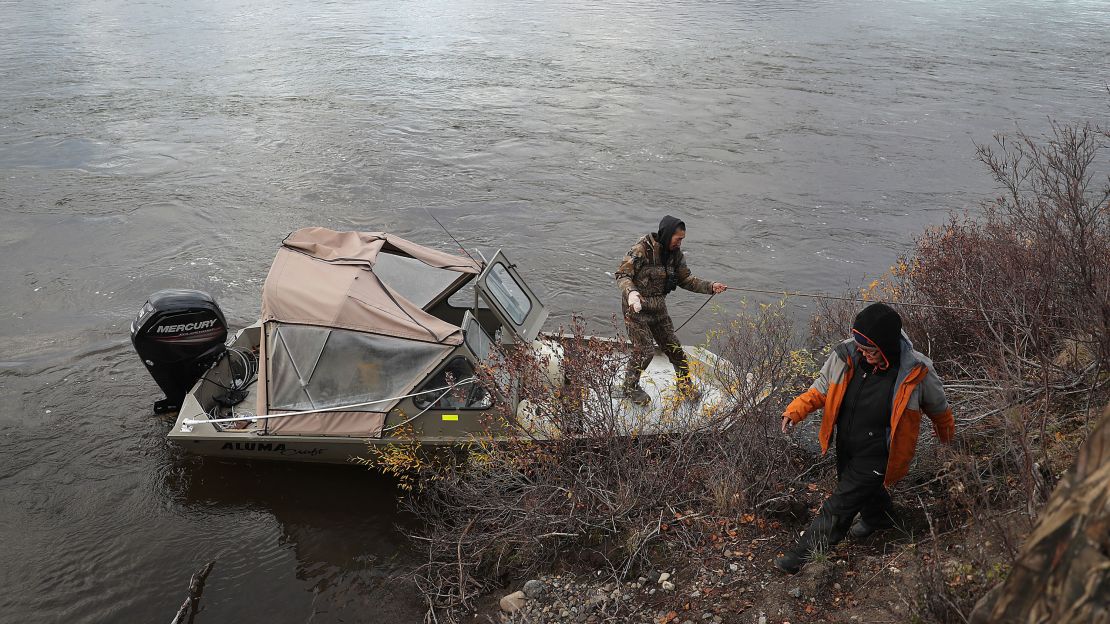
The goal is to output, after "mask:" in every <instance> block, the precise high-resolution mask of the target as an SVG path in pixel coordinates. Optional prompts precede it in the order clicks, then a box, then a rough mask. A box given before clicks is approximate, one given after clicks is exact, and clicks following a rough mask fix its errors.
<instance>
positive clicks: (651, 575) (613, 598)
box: [474, 480, 1029, 624]
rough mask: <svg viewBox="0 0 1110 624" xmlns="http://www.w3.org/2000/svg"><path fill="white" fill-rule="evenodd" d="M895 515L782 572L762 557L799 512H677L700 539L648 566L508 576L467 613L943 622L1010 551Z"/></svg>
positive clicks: (781, 542)
mask: <svg viewBox="0 0 1110 624" xmlns="http://www.w3.org/2000/svg"><path fill="white" fill-rule="evenodd" d="M811 485H812V486H813V488H812V489H809V488H806V490H805V492H804V493H802V494H800V496H799V500H802V501H804V502H805V505H806V507H807V509H808V510H809V511H810V512H813V511H815V510H816V508H817V507H818V506H819V505H820V502H821V501H822V500H823V499H824V498H825V497H826V496H827V495H828V494H829V493H830V489H829V488H830V486H831V485H832V484H831V482H829V481H828V480H824V481H822V482H819V483H813V484H811ZM901 502H903V503H905V502H908V501H906V500H902V501H901ZM918 504H924V505H925V509H941V508H943V507H944V504H943V502H942V501H939V500H936V499H935V498H934V497H932V496H928V497H924V496H923V497H920V499H919V500H918ZM900 511H901V519H902V520H903V523H904V527H903V528H902V529H901V530H893V529H892V530H888V531H883V532H878V533H876V534H875V535H872V536H870V537H868V538H867V539H863V540H852V539H848V540H845V541H844V542H842V543H841V544H839V545H837V546H836V547H835V548H834V549H833V550H832V551H831V552H829V553H827V554H824V555H821V556H819V557H818V558H817V559H816V560H815V561H814V562H812V563H810V564H808V565H806V566H805V567H804V568H803V569H802V571H801V572H800V573H798V574H797V575H793V576H791V575H787V574H784V573H782V572H780V571H779V570H778V569H776V568H775V567H774V566H773V565H772V560H773V559H774V558H775V557H776V556H778V555H779V554H781V553H782V550H783V548H784V547H785V546H786V545H788V543H790V541H791V540H792V539H793V537H794V536H796V535H797V532H798V531H800V530H801V529H803V528H804V527H805V524H806V521H807V520H808V516H802V517H794V518H789V517H783V518H782V519H781V520H763V519H759V518H751V517H748V516H741V517H739V518H735V519H731V520H724V519H711V518H706V517H705V516H700V515H697V514H694V515H692V516H690V517H686V518H676V519H675V521H676V522H680V523H683V522H685V523H690V524H696V525H698V526H697V529H698V530H699V532H700V535H701V536H702V537H703V539H702V540H701V542H700V543H698V544H692V545H690V547H689V548H686V549H679V548H676V549H675V550H674V554H673V555H672V556H670V557H668V558H666V559H665V560H664V561H663V562H662V563H660V564H659V567H658V568H657V569H652V570H646V571H644V572H643V573H641V574H637V575H636V576H635V577H634V578H630V579H626V580H624V581H621V582H618V581H616V580H614V579H613V578H611V577H609V576H606V575H605V573H604V572H603V571H601V570H592V569H591V568H590V566H588V565H583V564H578V565H572V566H570V567H569V568H568V569H567V570H564V571H562V572H559V573H555V574H546V575H540V576H538V577H537V578H535V579H530V580H527V581H526V582H517V583H516V584H510V585H509V586H508V587H507V588H506V591H505V592H500V593H494V594H491V595H489V596H487V597H486V598H485V599H484V600H483V601H482V602H481V603H480V604H481V606H480V608H479V609H478V611H477V612H476V613H475V614H474V616H475V617H476V618H479V619H480V620H484V621H487V622H499V623H516V624H525V623H527V624H554V623H564V622H573V623H580V624H599V623H603V622H613V623H615V622H635V623H643V624H649V623H650V624H704V623H713V624H731V623H736V624H740V623H750V624H787V623H791V624H798V623H806V622H813V623H819V622H869V623H872V622H873V623H879V622H890V623H896V622H907V621H945V618H944V616H945V615H946V614H947V615H949V616H951V615H952V609H955V608H959V609H961V610H964V609H968V608H969V606H970V605H973V604H974V602H975V601H976V600H977V599H978V598H979V597H980V596H981V595H982V594H983V593H984V592H985V591H986V590H987V589H989V588H990V587H991V586H993V585H994V584H995V583H997V582H998V581H999V580H1001V579H1002V578H1003V577H1004V576H1005V574H1006V573H1007V571H1008V569H1009V565H1010V561H1011V556H1010V553H1009V551H1008V550H1007V548H1006V546H1005V544H1004V540H1005V539H1006V538H1005V537H1003V536H1001V535H999V533H998V527H997V526H980V525H974V524H964V525H961V526H957V527H954V528H949V529H948V530H946V531H942V530H940V529H939V528H937V519H936V518H934V517H933V514H932V512H927V511H925V510H923V509H922V508H921V507H920V506H918V507H916V508H914V507H907V506H904V505H903V506H901V507H900ZM1006 526H1007V530H1009V531H1012V532H1014V533H1015V534H1017V533H1021V534H1022V535H1024V533H1026V532H1027V531H1028V529H1029V525H1028V523H1027V522H1026V521H1024V520H1023V519H1022V518H1021V517H1020V516H1018V515H1010V516H1009V518H1008V520H1007V522H1006ZM513 589H516V591H515V592H511V593H510V591H508V590H513ZM946 602H953V603H955V602H958V603H959V604H958V605H957V604H946Z"/></svg>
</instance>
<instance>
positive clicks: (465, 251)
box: [424, 206, 486, 266]
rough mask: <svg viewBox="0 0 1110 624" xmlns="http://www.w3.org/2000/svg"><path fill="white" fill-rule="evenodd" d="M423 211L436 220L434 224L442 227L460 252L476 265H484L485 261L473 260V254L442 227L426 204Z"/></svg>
mask: <svg viewBox="0 0 1110 624" xmlns="http://www.w3.org/2000/svg"><path fill="white" fill-rule="evenodd" d="M424 212H426V213H428V216H429V217H431V218H432V221H435V222H436V225H438V226H439V227H441V228H443V231H444V232H445V233H446V234H447V236H449V237H450V238H451V240H453V241H455V244H456V245H458V246H459V249H461V250H462V252H463V253H464V254H466V257H467V258H470V259H471V261H473V262H474V264H477V265H479V266H485V265H486V263H485V262H478V261H477V260H475V259H474V256H472V255H470V252H469V251H467V250H466V247H463V244H462V243H460V242H459V239H457V238H455V237H454V236H452V235H451V232H448V231H447V228H445V227H443V224H442V223H440V222H439V219H437V218H436V216H435V215H434V214H432V211H431V210H428V207H427V206H425V207H424Z"/></svg>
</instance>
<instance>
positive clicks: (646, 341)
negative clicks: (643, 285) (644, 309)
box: [624, 310, 690, 387]
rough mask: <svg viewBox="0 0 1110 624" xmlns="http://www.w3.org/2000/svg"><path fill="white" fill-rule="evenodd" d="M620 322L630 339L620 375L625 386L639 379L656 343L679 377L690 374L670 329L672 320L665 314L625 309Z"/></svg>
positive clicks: (679, 343) (631, 385)
mask: <svg viewBox="0 0 1110 624" xmlns="http://www.w3.org/2000/svg"><path fill="white" fill-rule="evenodd" d="M624 324H625V326H626V327H627V328H628V339H629V340H631V341H632V354H631V355H632V357H631V358H629V360H628V369H627V371H626V372H625V375H624V384H625V386H626V387H634V386H635V385H636V384H638V383H640V375H641V374H643V372H644V369H645V368H647V366H648V364H650V363H651V358H653V357H655V345H656V344H658V345H659V348H661V349H662V350H663V353H664V354H665V355H666V356H667V359H668V360H670V361H671V366H674V370H675V375H676V376H677V377H678V378H679V379H685V378H686V377H687V376H688V375H689V374H690V366H689V364H687V363H686V353H685V352H684V351H683V350H682V343H681V342H679V341H678V336H676V335H675V333H674V324H673V323H671V317H670V315H669V314H667V313H666V312H664V313H662V314H645V313H640V314H634V313H632V312H631V311H630V310H625V314H624Z"/></svg>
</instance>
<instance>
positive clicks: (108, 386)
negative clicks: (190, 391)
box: [0, 0, 1110, 622]
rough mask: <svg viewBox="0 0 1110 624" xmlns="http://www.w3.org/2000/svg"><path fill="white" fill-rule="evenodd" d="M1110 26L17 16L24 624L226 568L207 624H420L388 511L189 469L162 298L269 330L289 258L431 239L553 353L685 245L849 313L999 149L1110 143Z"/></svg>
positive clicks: (1090, 21) (15, 174)
mask: <svg viewBox="0 0 1110 624" xmlns="http://www.w3.org/2000/svg"><path fill="white" fill-rule="evenodd" d="M1108 6H1110V5H1107V4H1106V3H1105V2H1103V1H1102V0H1075V1H1070V2H1068V1H1061V2H1042V1H1037V0H982V1H979V2H973V3H972V2H963V1H955V0H929V1H911V0H891V1H888V2H872V1H862V0H859V1H854V0H824V1H822V0H811V1H808V2H799V1H795V0H752V1H733V2H707V1H704V0H703V1H697V0H685V1H663V2H628V1H619V2H608V3H606V2H579V1H578V0H551V1H544V2H539V1H535V0H460V1H455V2H446V1H443V0H440V1H434V0H429V1H424V0H415V1H412V2H386V1H374V0H371V1H366V2H357V1H354V0H331V1H322V2H293V1H291V0H274V1H271V2H261V1H259V0H221V1H219V2H217V1H214V0H208V1H205V0H175V1H169V0H154V1H149V2H143V1H140V0H66V1H62V0H41V1H38V2H21V1H18V0H0V218H2V219H3V227H2V228H0V289H2V292H3V293H4V295H3V297H0V543H2V544H4V548H3V552H4V562H3V565H2V566H0V620H3V621H11V622H55V621H66V622H147V621H169V620H170V619H171V618H172V616H173V613H174V612H175V611H176V609H177V607H178V605H180V603H181V600H182V599H183V597H184V591H185V588H186V585H187V582H188V578H189V575H190V574H191V573H192V572H194V571H195V570H196V569H198V568H199V567H200V566H201V565H202V564H203V563H204V562H206V561H209V560H213V559H214V560H216V562H217V563H216V568H215V570H214V572H213V573H212V575H211V576H210V577H209V579H208V589H207V590H206V592H205V595H204V599H203V602H202V604H203V606H204V609H205V610H204V612H203V613H202V616H201V617H200V618H199V619H198V620H197V621H198V622H202V621H203V622H233V621H240V622H355V621H401V622H404V621H415V620H417V619H418V618H419V615H420V612H421V606H420V601H419V600H418V599H417V598H416V596H415V595H414V594H413V591H412V588H411V587H410V586H408V585H407V584H405V583H403V582H399V581H397V580H396V578H397V577H398V576H401V577H403V576H404V574H405V572H406V571H407V570H409V569H411V566H412V565H413V562H414V560H415V558H414V556H413V555H412V554H411V553H410V552H409V551H408V550H406V547H405V546H404V542H403V540H402V539H401V538H400V537H399V533H398V531H397V530H396V529H395V525H396V524H397V523H398V521H399V518H398V517H397V515H396V512H395V505H394V502H393V501H394V496H395V492H394V491H393V490H392V489H391V488H390V486H389V484H388V483H382V482H381V481H380V480H377V479H375V478H373V477H372V476H371V475H369V474H367V473H366V472H364V471H362V470H360V469H358V468H351V469H344V468H342V467H340V468H327V469H320V468H313V469H307V468H303V467H290V466H271V465H265V464H257V465H251V464H221V463H218V462H206V461H200V460H196V459H190V458H187V457H184V456H181V455H179V454H178V453H176V452H175V451H174V450H172V449H171V448H169V447H168V446H167V444H166V443H165V442H164V436H165V433H166V431H167V430H168V428H169V426H170V423H169V421H168V420H166V419H163V418H159V417H155V416H153V415H151V413H150V404H151V402H152V401H153V400H154V399H156V398H159V396H160V395H159V394H158V391H157V388H156V386H155V385H154V383H153V381H151V380H150V379H149V378H148V377H147V375H146V372H145V371H144V370H143V369H142V367H141V365H140V363H139V360H138V358H137V357H136V356H135V355H134V354H133V352H132V350H131V346H130V343H129V341H128V338H127V323H128V321H129V319H130V317H131V316H132V314H133V313H134V312H135V311H136V310H137V309H138V307H139V306H141V305H142V303H143V301H145V299H146V297H147V295H148V294H149V293H151V292H153V291H155V290H158V289H161V288H167V287H189V288H200V289H204V290H207V291H209V292H211V293H212V294H213V295H214V296H215V297H216V298H217V300H218V301H219V302H220V303H221V305H222V307H223V309H224V311H225V313H226V314H227V316H228V320H229V322H231V323H232V324H233V325H234V326H242V325H245V324H247V323H249V322H251V321H253V319H254V318H255V316H256V315H257V314H258V311H259V292H260V289H261V285H262V280H263V279H264V277H265V274H266V271H267V268H268V266H269V262H270V260H271V259H272V256H273V252H274V250H275V248H276V246H277V245H278V244H279V242H280V241H281V239H282V238H283V237H284V236H285V235H286V234H287V233H288V232H289V231H291V230H293V229H296V228H298V227H302V226H307V225H324V226H328V227H332V228H337V229H363V230H389V231H392V232H394V233H397V234H400V235H402V236H405V237H408V238H412V239H414V240H417V241H419V242H424V243H426V244H432V245H435V246H439V247H442V248H450V247H451V246H452V245H451V244H450V243H449V241H448V239H447V237H446V236H445V235H444V234H443V232H442V231H440V230H439V229H438V227H437V226H436V225H435V223H434V222H432V221H431V220H430V219H429V218H428V217H427V216H426V214H425V213H424V208H430V209H431V210H433V211H434V212H435V213H436V214H437V215H438V216H439V218H440V219H441V220H442V221H443V222H444V223H445V224H447V226H448V227H449V228H450V229H451V230H452V232H453V233H454V234H455V236H457V237H458V238H460V239H462V240H463V241H464V242H465V243H466V244H467V245H468V246H472V247H481V248H483V249H485V250H492V249H494V248H496V247H503V248H505V250H506V251H507V252H508V253H509V255H510V256H511V257H512V258H514V259H515V260H516V261H517V262H518V263H519V264H520V265H521V267H522V269H523V270H524V271H525V272H526V273H527V274H528V275H530V276H532V278H533V281H534V282H537V283H538V284H540V285H542V288H543V291H544V292H545V293H546V301H547V302H548V304H549V306H550V307H551V308H552V311H553V315H554V322H555V323H558V322H559V321H561V320H562V321H565V320H566V319H567V318H568V317H569V315H570V314H571V313H574V312H579V313H582V314H584V315H585V316H586V317H587V318H589V319H591V320H594V321H599V322H600V321H604V320H606V319H608V318H609V317H610V316H611V315H612V314H613V313H614V312H616V311H617V310H618V309H619V306H618V302H617V297H616V295H615V289H614V287H613V285H612V281H611V277H610V273H611V271H612V270H613V269H614V268H615V266H616V264H617V262H618V261H619V259H620V256H621V255H622V254H623V252H624V251H625V250H626V249H627V248H628V247H629V246H630V244H631V243H632V242H633V241H634V240H635V238H636V237H637V236H638V235H640V234H641V233H643V232H645V231H647V230H650V229H654V225H655V223H657V222H658V219H659V217H660V216H662V215H663V214H665V213H670V214H674V215H678V216H681V217H683V218H685V220H686V222H687V224H688V226H689V232H688V238H687V249H688V254H689V260H690V264H691V267H692V268H693V269H694V271H695V273H698V274H701V275H704V276H706V277H710V278H718V279H722V280H724V281H726V282H729V283H731V284H734V285H738V286H747V287H750V288H758V289H772V290H774V289H780V290H781V289H792V290H793V289H799V290H831V289H839V288H841V287H843V286H846V285H848V284H850V283H856V282H858V281H859V280H861V279H862V278H864V277H865V276H866V275H869V274H875V273H878V272H881V271H882V270H883V269H884V268H885V267H886V266H888V265H889V264H890V263H891V262H892V261H893V260H894V259H895V258H896V257H897V255H898V254H899V253H900V252H901V251H903V250H905V248H906V245H907V244H908V242H909V241H910V239H911V237H912V235H913V234H914V233H916V232H918V231H919V230H920V229H921V228H922V227H924V226H926V225H929V224H936V223H939V222H941V221H943V220H944V219H945V217H946V215H947V214H948V212H949V211H952V210H965V209H974V207H975V205H976V203H977V202H978V201H979V200H981V199H982V198H984V197H987V196H989V194H990V193H991V192H992V186H991V182H990V180H989V178H988V177H987V176H986V174H985V172H984V170H983V168H982V167H981V166H979V165H977V164H976V162H975V160H974V144H975V143H976V142H985V141H989V140H990V138H991V136H992V134H993V133H995V132H999V131H1003V132H1005V131H1010V130H1012V129H1013V128H1014V127H1015V125H1020V126H1021V127H1023V128H1025V129H1027V130H1029V131H1031V132H1034V133H1039V132H1041V131H1043V130H1044V129H1045V128H1046V127H1047V124H1048V119H1049V117H1050V116H1051V117H1055V118H1058V119H1061V120H1064V121H1068V120H1075V119H1095V120H1099V121H1102V120H1105V118H1106V116H1107V111H1108V108H1107V103H1108V99H1110V98H1108V97H1107V96H1106V93H1105V90H1104V85H1105V84H1107V83H1110V74H1108V73H1107V72H1108V69H1107V68H1108V67H1110V64H1108V63H1107V60H1108V58H1107V50H1110V8H1108ZM729 296H730V297H735V299H731V300H729V299H726V300H725V301H724V303H727V302H728V301H736V300H738V299H739V295H738V294H736V293H732V294H730V295H729ZM672 299H673V300H674V301H673V303H672V310H673V312H674V313H675V316H676V318H678V319H680V320H681V319H683V318H685V317H686V316H688V315H689V314H690V313H691V312H693V311H694V310H695V309H696V308H697V306H698V305H699V304H700V303H701V301H702V299H701V298H700V297H698V296H694V295H691V294H688V293H687V294H683V293H678V294H676V295H675V296H673V297H672ZM798 312H799V314H805V312H806V310H805V309H804V308H799V309H798ZM711 321H712V319H711V317H710V316H709V315H705V314H703V315H702V316H699V317H698V318H696V319H695V321H694V322H693V323H691V324H690V325H689V326H688V327H687V328H686V330H684V332H683V333H684V335H685V337H687V338H688V339H689V338H694V337H696V336H698V335H699V334H700V333H701V332H703V331H704V330H705V329H706V328H708V327H709V324H710V323H711Z"/></svg>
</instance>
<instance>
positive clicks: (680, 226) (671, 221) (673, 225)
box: [655, 215, 686, 264]
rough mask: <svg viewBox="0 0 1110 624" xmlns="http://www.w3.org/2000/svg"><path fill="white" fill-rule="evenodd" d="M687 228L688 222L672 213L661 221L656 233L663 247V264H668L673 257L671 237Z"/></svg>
mask: <svg viewBox="0 0 1110 624" xmlns="http://www.w3.org/2000/svg"><path fill="white" fill-rule="evenodd" d="M685 229H686V223H685V222H683V221H682V220H681V219H676V218H674V217H672V216H671V215H667V216H665V217H663V219H662V220H661V221H660V222H659V231H658V232H656V233H655V240H657V241H659V245H660V246H662V248H663V264H666V263H667V260H669V259H670V257H671V237H672V236H674V233H675V232H677V231H678V230H685Z"/></svg>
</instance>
